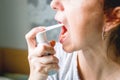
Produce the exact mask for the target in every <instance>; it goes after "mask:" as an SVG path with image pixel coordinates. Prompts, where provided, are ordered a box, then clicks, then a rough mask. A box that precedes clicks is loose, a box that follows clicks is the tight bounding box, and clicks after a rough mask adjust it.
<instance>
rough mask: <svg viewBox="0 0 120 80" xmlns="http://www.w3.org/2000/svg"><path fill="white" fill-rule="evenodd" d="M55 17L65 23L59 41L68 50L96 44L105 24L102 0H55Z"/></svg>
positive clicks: (53, 5) (53, 6)
mask: <svg viewBox="0 0 120 80" xmlns="http://www.w3.org/2000/svg"><path fill="white" fill-rule="evenodd" d="M51 7H52V8H53V9H55V10H56V12H57V13H56V16H55V19H56V20H57V21H58V22H60V23H63V24H64V26H63V27H62V29H61V34H60V37H59V41H60V42H61V43H62V44H63V48H64V50H65V51H67V52H72V51H76V50H80V49H83V48H86V46H87V47H88V46H91V45H96V44H97V43H99V41H100V40H101V32H102V26H103V22H104V20H103V15H104V14H103V3H102V0H53V1H52V2H51Z"/></svg>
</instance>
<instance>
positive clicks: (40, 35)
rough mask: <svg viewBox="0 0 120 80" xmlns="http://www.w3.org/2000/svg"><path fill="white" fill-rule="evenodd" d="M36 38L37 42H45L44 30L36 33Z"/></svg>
mask: <svg viewBox="0 0 120 80" xmlns="http://www.w3.org/2000/svg"><path fill="white" fill-rule="evenodd" d="M36 40H37V43H46V42H47V37H46V32H39V33H38V34H37V35H36Z"/></svg>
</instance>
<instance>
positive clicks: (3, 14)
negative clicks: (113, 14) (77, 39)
mask: <svg viewBox="0 0 120 80" xmlns="http://www.w3.org/2000/svg"><path fill="white" fill-rule="evenodd" d="M50 2H51V0H0V74H1V75H0V76H1V77H3V76H6V77H10V78H11V76H12V78H14V80H27V77H28V74H29V65H28V61H27V44H26V40H25V37H24V36H25V34H26V33H27V32H28V31H30V30H31V29H32V28H33V27H38V26H50V25H54V24H56V21H55V20H54V15H55V12H54V11H53V10H52V9H51V8H50ZM59 31H60V30H59V29H56V30H52V31H49V32H48V33H47V37H48V40H52V39H54V40H56V41H57V38H58V33H59ZM13 74H14V76H13ZM16 74H25V75H27V76H26V77H25V78H26V79H21V78H20V77H19V79H18V78H16ZM18 76H21V75H17V77H18ZM22 77H23V76H22ZM0 80H4V79H3V78H2V79H1V78H0Z"/></svg>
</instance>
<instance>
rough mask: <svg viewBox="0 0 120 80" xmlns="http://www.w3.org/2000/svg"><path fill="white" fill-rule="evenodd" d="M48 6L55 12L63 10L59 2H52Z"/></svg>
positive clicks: (54, 0)
mask: <svg viewBox="0 0 120 80" xmlns="http://www.w3.org/2000/svg"><path fill="white" fill-rule="evenodd" d="M50 6H51V8H52V9H53V10H55V11H58V10H61V11H63V10H64V7H63V4H62V2H61V1H60V0H52V1H51V4H50Z"/></svg>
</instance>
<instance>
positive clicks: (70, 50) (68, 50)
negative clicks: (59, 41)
mask: <svg viewBox="0 0 120 80" xmlns="http://www.w3.org/2000/svg"><path fill="white" fill-rule="evenodd" d="M63 50H64V51H65V52H67V53H73V52H74V51H77V50H75V49H74V48H73V47H64V46H63Z"/></svg>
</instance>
